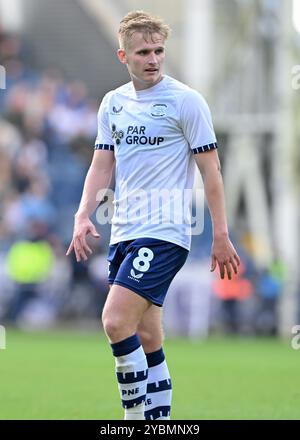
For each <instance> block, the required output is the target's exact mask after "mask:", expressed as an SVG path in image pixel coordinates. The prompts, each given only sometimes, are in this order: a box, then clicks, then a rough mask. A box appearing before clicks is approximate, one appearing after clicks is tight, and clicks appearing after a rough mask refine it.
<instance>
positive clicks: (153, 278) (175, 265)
mask: <svg viewBox="0 0 300 440" xmlns="http://www.w3.org/2000/svg"><path fill="white" fill-rule="evenodd" d="M188 253H189V251H188V250H187V249H184V248H183V247H181V246H178V245H177V244H174V243H170V242H168V241H163V240H157V239H155V238H137V239H135V240H129V241H122V242H120V243H117V244H113V245H111V246H110V247H109V253H108V257H107V260H108V262H109V267H108V271H109V272H108V282H109V284H118V285H120V286H123V287H126V288H127V289H130V290H132V291H133V292H135V293H137V294H138V295H141V296H142V297H144V298H146V299H147V300H149V301H150V302H152V303H153V304H155V305H157V306H160V307H161V306H162V305H163V302H164V299H165V297H166V294H167V290H168V288H169V286H170V284H171V281H172V280H173V278H174V277H175V275H176V273H177V272H178V271H179V269H181V267H182V266H183V265H184V263H185V261H186V259H187V256H188Z"/></svg>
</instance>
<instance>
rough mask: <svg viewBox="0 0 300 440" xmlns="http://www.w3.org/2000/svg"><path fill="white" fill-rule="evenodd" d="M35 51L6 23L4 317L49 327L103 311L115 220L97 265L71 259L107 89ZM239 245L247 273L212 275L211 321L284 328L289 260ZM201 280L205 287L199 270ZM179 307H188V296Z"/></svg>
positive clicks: (0, 133)
mask: <svg viewBox="0 0 300 440" xmlns="http://www.w3.org/2000/svg"><path fill="white" fill-rule="evenodd" d="M29 53H30V49H28V47H26V44H25V43H24V41H23V40H22V39H21V38H20V37H19V36H17V35H11V34H7V33H5V32H3V31H1V29H0V64H1V65H2V66H4V67H5V71H6V88H5V89H2V90H0V112H1V113H0V262H1V264H0V322H1V323H6V322H7V323H10V324H11V325H17V326H20V327H22V326H23V327H28V326H29V327H36V328H41V327H48V326H51V325H54V324H57V322H60V323H62V322H64V323H66V322H68V321H69V320H74V318H75V319H76V318H80V319H84V318H86V319H87V320H89V319H90V318H95V319H96V318H98V317H99V316H100V313H101V309H102V307H103V304H104V301H105V298H106V295H107V291H108V286H107V281H106V252H107V245H108V240H109V227H108V226H107V227H103V226H101V228H98V229H99V232H100V233H101V235H102V240H101V241H100V242H99V240H98V241H91V243H90V244H91V246H92V247H93V249H94V254H93V256H92V258H91V259H90V260H89V262H88V263H80V264H77V263H76V262H75V260H74V257H73V259H72V258H69V259H67V258H66V257H65V252H66V249H67V247H68V244H69V242H70V239H71V237H72V227H73V215H74V213H75V212H76V209H77V206H78V203H79V200H80V197H81V192H82V186H83V182H84V177H85V175H86V172H87V169H88V166H89V163H90V160H91V157H92V154H93V144H94V139H95V136H96V130H97V118H96V115H97V110H98V105H99V102H100V100H101V98H102V95H103V94H104V93H105V91H100V92H99V96H98V97H96V98H93V97H91V96H89V93H88V90H87V87H86V85H85V83H84V82H82V81H80V80H68V79H67V78H65V77H64V75H63V73H62V72H61V71H60V70H59V69H57V68H53V69H48V70H46V71H43V70H40V69H33V68H32V65H31V66H30V65H28V64H27V62H26V60H28V59H31V58H32V57H31V56H29ZM101 92H102V95H101ZM205 218H206V221H205V230H204V233H203V234H201V235H200V236H198V237H194V238H193V247H192V252H191V255H190V259H189V262H188V263H187V268H188V267H189V264H191V265H193V264H194V263H193V262H196V264H197V265H199V267H200V266H201V264H202V265H203V264H204V262H205V264H207V256H208V255H209V253H210V245H211V229H210V226H209V225H210V221H209V215H208V212H206V213H205ZM91 240H92V239H91ZM239 252H240V254H241V255H242V270H241V274H240V275H239V277H237V278H236V279H235V280H234V281H232V282H230V283H229V282H228V281H226V280H224V281H220V280H219V279H218V277H215V278H214V277H212V278H211V279H210V280H209V282H208V283H207V287H206V290H207V291H206V293H205V294H206V295H208V296H209V297H210V296H211V297H212V298H213V299H212V301H211V303H212V304H213V307H212V310H213V311H214V310H217V312H215V313H214V312H213V314H212V317H211V324H209V325H211V326H212V328H215V329H217V330H218V329H220V330H221V331H225V332H228V333H240V332H245V333H261V334H276V331H277V302H278V297H279V295H280V292H281V287H282V283H283V281H284V278H285V269H284V267H283V265H282V263H281V262H280V261H276V262H274V263H273V264H272V266H271V267H269V268H264V269H263V270H262V269H261V268H260V269H258V268H257V267H256V265H255V263H254V261H253V259H252V258H251V252H249V250H247V248H246V247H245V246H243V245H242V242H241V243H240V249H239ZM208 272H209V263H208ZM174 283H176V278H175V281H174ZM193 283H194V284H195V285H196V288H197V286H198V284H197V283H198V280H197V277H195V279H194V280H193ZM183 295H184V292H183ZM199 295H202V292H199ZM203 295H204V292H203ZM214 305H217V306H214ZM214 307H215V308H214ZM177 312H178V313H183V312H184V308H182V306H180V304H179V308H178V310H177ZM177 312H176V310H175V314H176V313H177ZM200 313H201V311H200ZM182 319H183V315H182ZM199 319H200V317H199ZM177 321H178V317H177ZM179 321H180V320H179ZM183 332H184V329H183Z"/></svg>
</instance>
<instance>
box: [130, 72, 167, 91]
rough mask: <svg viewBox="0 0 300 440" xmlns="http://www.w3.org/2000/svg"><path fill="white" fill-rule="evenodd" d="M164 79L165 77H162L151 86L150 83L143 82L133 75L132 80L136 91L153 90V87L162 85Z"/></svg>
mask: <svg viewBox="0 0 300 440" xmlns="http://www.w3.org/2000/svg"><path fill="white" fill-rule="evenodd" d="M162 79H163V75H160V77H159V78H158V79H157V81H155V82H153V83H151V84H149V83H148V82H144V81H141V80H140V79H138V78H137V77H135V76H133V75H131V80H132V83H133V86H134V88H135V90H136V91H142V90H147V89H151V88H152V87H154V86H156V85H157V84H158V83H160V82H161V81H162Z"/></svg>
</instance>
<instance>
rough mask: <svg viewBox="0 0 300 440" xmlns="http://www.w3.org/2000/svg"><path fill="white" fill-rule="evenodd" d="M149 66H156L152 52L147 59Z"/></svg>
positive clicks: (155, 58)
mask: <svg viewBox="0 0 300 440" xmlns="http://www.w3.org/2000/svg"><path fill="white" fill-rule="evenodd" d="M148 63H149V64H157V57H156V55H155V53H154V52H151V53H150V54H149V57H148Z"/></svg>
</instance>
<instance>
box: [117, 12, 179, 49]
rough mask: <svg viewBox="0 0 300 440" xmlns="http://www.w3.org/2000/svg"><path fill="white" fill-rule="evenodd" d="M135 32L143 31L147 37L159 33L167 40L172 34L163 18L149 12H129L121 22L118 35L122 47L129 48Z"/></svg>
mask: <svg viewBox="0 0 300 440" xmlns="http://www.w3.org/2000/svg"><path fill="white" fill-rule="evenodd" d="M135 32H141V33H142V34H143V35H144V38H145V39H146V38H147V37H149V36H150V37H152V35H153V34H154V33H157V34H160V35H161V36H162V37H163V39H164V40H166V39H167V38H168V36H169V35H170V32H171V29H170V27H169V26H168V25H167V24H165V23H164V21H163V20H162V19H161V18H159V17H154V16H152V15H150V14H148V12H144V11H132V12H129V13H128V14H127V15H125V17H124V18H123V19H122V20H121V22H120V28H119V32H118V35H119V43H120V48H121V49H126V48H128V46H129V42H130V39H131V37H132V35H133V34H134V33H135Z"/></svg>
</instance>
